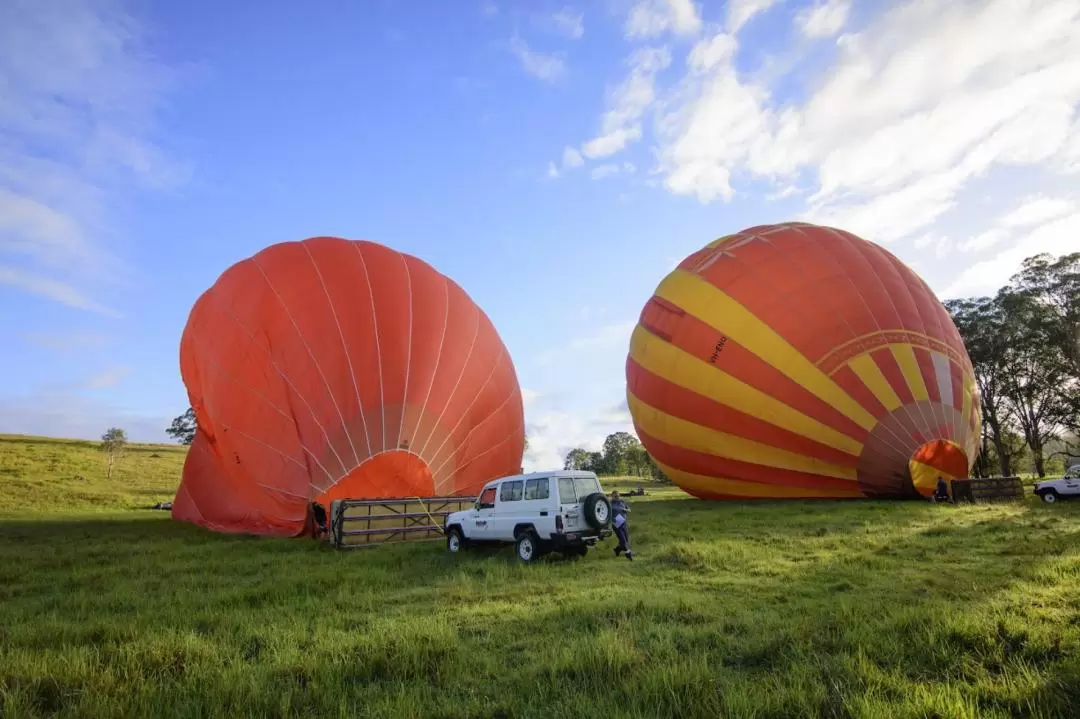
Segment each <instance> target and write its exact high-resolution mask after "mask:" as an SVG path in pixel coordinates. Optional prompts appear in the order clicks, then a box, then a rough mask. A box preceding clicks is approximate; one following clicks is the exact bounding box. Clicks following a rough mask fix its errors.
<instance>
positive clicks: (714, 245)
mask: <svg viewBox="0 0 1080 719" xmlns="http://www.w3.org/2000/svg"><path fill="white" fill-rule="evenodd" d="M735 237H737V235H724V236H723V237H721V238H719V239H716V240H713V241H712V242H710V243H709V244H707V245H705V249H707V250H712V249H716V248H717V247H719V246H720V245H722V244H724V243H725V242H727V241H728V240H731V239H734V238H735Z"/></svg>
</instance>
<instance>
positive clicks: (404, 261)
mask: <svg viewBox="0 0 1080 719" xmlns="http://www.w3.org/2000/svg"><path fill="white" fill-rule="evenodd" d="M398 256H399V257H400V258H401V263H402V264H403V265H405V286H406V287H408V288H409V289H408V296H409V334H408V338H409V351H408V353H407V354H406V355H405V391H404V392H402V395H401V422H399V423H398V436H397V442H394V447H395V448H398V449H400V448H401V435H402V433H403V432H404V430H405V408H406V407H407V406H408V405H407V403H408V400H409V369H410V366H411V365H412V344H413V342H412V335H413V293H412V274H411V273H410V272H409V261H408V260H407V259H406V258H405V255H403V254H401V253H398Z"/></svg>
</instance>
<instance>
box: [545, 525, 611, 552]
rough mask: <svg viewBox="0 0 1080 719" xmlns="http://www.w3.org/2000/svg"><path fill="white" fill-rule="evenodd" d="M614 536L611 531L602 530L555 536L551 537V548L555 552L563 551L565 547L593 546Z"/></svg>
mask: <svg viewBox="0 0 1080 719" xmlns="http://www.w3.org/2000/svg"><path fill="white" fill-rule="evenodd" d="M611 535H612V531H611V530H610V529H601V530H599V531H595V530H588V531H585V532H568V533H566V534H553V535H551V540H550V541H551V548H552V549H555V550H559V549H562V548H564V547H580V546H581V545H583V544H584V545H586V546H589V547H591V546H593V545H594V544H596V543H597V542H599V541H600V540H601V539H606V538H608V537H610V536H611Z"/></svg>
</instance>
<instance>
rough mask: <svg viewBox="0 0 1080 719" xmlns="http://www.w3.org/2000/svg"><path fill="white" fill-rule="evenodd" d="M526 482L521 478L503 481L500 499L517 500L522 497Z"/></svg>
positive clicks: (504, 500) (506, 500) (502, 500)
mask: <svg viewBox="0 0 1080 719" xmlns="http://www.w3.org/2000/svg"><path fill="white" fill-rule="evenodd" d="M524 484H525V483H524V482H523V481H521V480H520V479H516V480H514V481H513V482H503V483H502V488H501V489H500V490H499V501H500V502H516V501H518V500H519V499H521V489H522V486H523V485H524Z"/></svg>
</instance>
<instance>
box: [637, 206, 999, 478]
mask: <svg viewBox="0 0 1080 719" xmlns="http://www.w3.org/2000/svg"><path fill="white" fill-rule="evenodd" d="M626 376H627V401H628V403H629V406H630V412H631V414H632V416H633V420H634V425H635V428H636V430H637V433H638V436H639V437H640V438H641V441H642V443H643V444H644V445H645V448H646V449H647V450H648V451H649V453H650V454H651V455H652V456H653V458H654V459H655V460H656V462H657V464H658V465H659V466H660V467H661V469H663V470H664V472H665V473H667V474H668V476H669V477H670V478H671V479H672V480H673V481H674V482H675V483H676V484H678V485H679V486H680V487H682V488H683V489H684V490H686V491H687V492H689V493H690V494H692V495H695V496H697V497H701V498H707V499H745V498H828V497H834V498H857V497H917V496H920V495H922V496H930V495H931V494H933V492H934V489H935V486H936V484H937V480H938V478H939V477H941V478H944V479H945V480H946V481H950V480H951V479H953V478H956V477H964V476H967V474H968V472H969V471H970V469H971V466H972V464H973V463H974V460H975V455H976V452H977V451H978V447H979V437H980V430H981V421H982V419H981V414H980V411H981V410H980V402H979V397H978V393H977V389H976V384H975V380H974V375H973V372H972V367H971V361H970V359H969V358H968V355H967V352H966V350H965V348H964V345H963V342H962V340H961V338H960V335H959V333H958V332H957V330H956V327H955V326H954V325H953V323H952V320H951V318H950V317H949V315H948V312H947V311H946V310H945V308H944V307H943V306H942V304H941V303H940V302H939V301H938V300H937V298H936V297H935V296H934V293H933V292H932V291H931V290H930V288H929V287H928V286H927V285H926V283H925V282H923V280H922V279H920V278H919V277H918V276H917V275H916V274H915V273H914V272H913V271H912V270H910V269H909V268H908V267H907V266H905V265H904V264H903V263H902V262H901V261H900V260H898V259H897V258H896V257H894V256H893V255H892V254H890V253H889V252H887V251H886V250H884V249H883V248H881V247H879V246H878V245H875V244H873V243H870V242H867V241H865V240H863V239H860V238H858V237H856V236H855V235H853V234H851V233H849V232H845V231H843V230H838V229H834V228H831V227H822V226H817V225H812V224H807V223H785V224H777V225H765V226H758V227H752V228H749V229H747V230H743V231H742V232H739V233H738V234H735V235H730V236H727V237H722V238H720V239H719V240H716V241H715V242H712V243H710V244H709V245H707V246H706V247H704V248H702V249H701V250H699V251H697V252H695V253H694V254H692V255H690V256H689V257H687V258H686V259H685V260H683V262H682V263H681V264H680V265H679V266H678V268H677V269H675V270H674V271H673V272H671V273H670V274H669V275H668V276H667V277H665V278H664V280H663V281H662V282H661V283H660V285H659V287H658V288H657V289H656V292H655V294H654V295H653V297H652V298H650V299H649V301H648V302H647V303H646V305H645V307H644V309H643V310H642V312H641V316H640V319H639V322H638V325H637V327H636V328H635V329H634V333H633V336H632V339H631V342H630V355H629V357H628V359H627V364H626Z"/></svg>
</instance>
